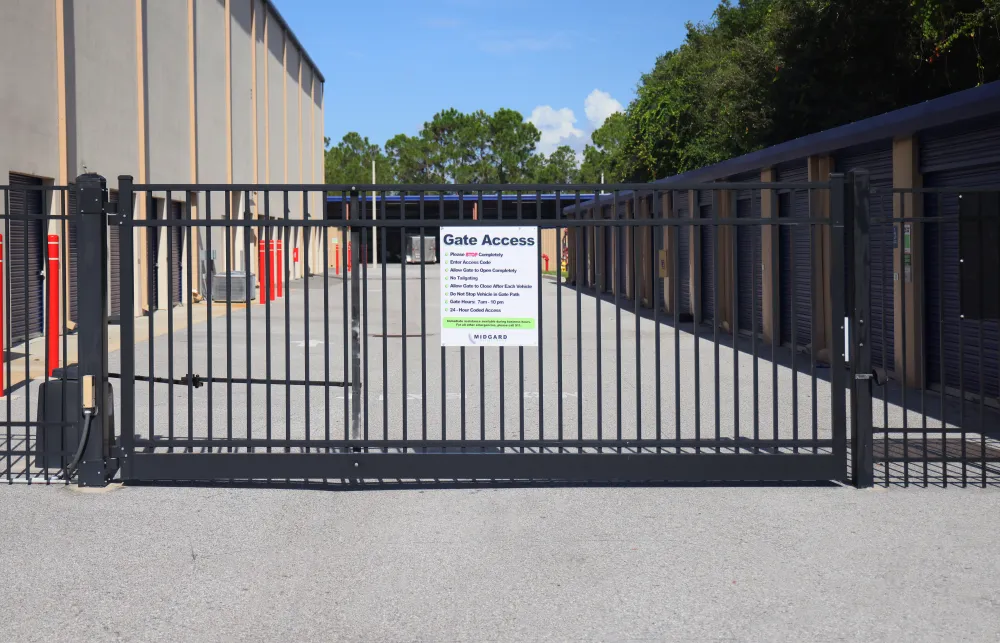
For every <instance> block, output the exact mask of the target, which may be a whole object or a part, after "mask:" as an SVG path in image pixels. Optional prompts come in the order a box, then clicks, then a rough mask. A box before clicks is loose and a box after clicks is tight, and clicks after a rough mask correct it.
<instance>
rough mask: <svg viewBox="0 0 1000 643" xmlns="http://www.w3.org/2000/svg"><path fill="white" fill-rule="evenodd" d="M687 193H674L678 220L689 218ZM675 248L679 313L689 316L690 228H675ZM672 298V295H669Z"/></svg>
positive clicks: (684, 191) (683, 191)
mask: <svg viewBox="0 0 1000 643" xmlns="http://www.w3.org/2000/svg"><path fill="white" fill-rule="evenodd" d="M688 195H689V193H688V191H687V190H682V191H678V192H674V208H675V210H676V214H675V216H676V217H677V218H679V219H687V218H689V217H690V216H691V210H690V208H689V203H688V201H689V198H688ZM677 248H678V253H677V255H678V259H679V260H680V264H681V271H680V275H679V277H680V313H681V315H689V314H690V313H691V228H690V226H678V227H677ZM671 296H673V295H671Z"/></svg>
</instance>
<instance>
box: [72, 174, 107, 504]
mask: <svg viewBox="0 0 1000 643" xmlns="http://www.w3.org/2000/svg"><path fill="white" fill-rule="evenodd" d="M76 184H77V187H78V190H79V195H78V207H79V211H80V221H79V225H78V227H77V239H78V243H77V253H78V254H77V261H78V270H77V279H76V287H77V292H78V293H79V299H78V301H79V311H78V313H77V314H78V317H79V329H80V330H79V335H78V337H77V340H78V341H77V347H78V348H77V351H78V357H77V361H78V362H79V375H80V379H81V384H83V382H84V380H85V378H89V377H92V378H93V399H94V400H95V405H96V408H95V410H94V411H93V413H92V414H90V413H89V412H88V413H87V414H85V413H84V411H83V410H82V409H81V410H80V416H79V417H80V426H81V427H83V429H84V431H87V430H88V429H89V432H88V433H87V434H85V435H83V436H82V437H81V439H86V441H87V444H86V448H85V450H84V452H83V457H82V459H81V462H80V467H79V469H78V472H79V473H78V480H79V484H80V486H81V487H103V486H105V485H107V484H108V479H109V478H110V476H111V474H112V473H113V472H114V471H113V468H111V467H110V466H109V462H108V460H109V458H110V456H111V437H112V436H111V413H112V410H111V409H109V408H106V406H107V404H108V401H109V396H108V264H107V261H108V244H107V235H108V218H107V202H108V190H107V183H106V181H105V179H104V177H103V176H100V175H99V174H82V175H80V176H79V177H77V180H76ZM83 388H86V387H85V386H84V387H83ZM87 403H88V402H87V401H86V397H84V404H87ZM88 415H89V417H88Z"/></svg>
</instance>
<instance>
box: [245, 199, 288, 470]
mask: <svg viewBox="0 0 1000 643" xmlns="http://www.w3.org/2000/svg"><path fill="white" fill-rule="evenodd" d="M286 199H287V196H286ZM286 203H287V200H286ZM285 210H286V211H287V208H286V209H285ZM243 218H244V219H250V192H249V191H247V192H244V193H243ZM252 230H253V228H251V227H249V226H248V227H244V228H243V266H244V270H245V273H244V274H245V275H246V277H247V279H248V280H249V278H250V274H251V270H250V257H251V256H252V255H251V254H250V253H251V252H252V246H251V245H250V234H249V233H250V232H251V231H252ZM265 250H266V248H265ZM251 308H253V306H249V305H248V306H247V307H246V322H247V323H246V332H247V334H246V338H247V347H246V348H247V368H246V373H247V439H248V440H251V439H253V386H252V385H251V384H250V378H252V377H253V361H252V360H253V339H252V338H253V332H252V330H253V328H252V324H251V321H250V312H251ZM251 451H252V449H251Z"/></svg>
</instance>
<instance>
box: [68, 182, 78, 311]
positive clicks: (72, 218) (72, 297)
mask: <svg viewBox="0 0 1000 643" xmlns="http://www.w3.org/2000/svg"><path fill="white" fill-rule="evenodd" d="M66 194H67V199H66V203H67V207H66V214H68V215H69V222H68V225H67V227H68V229H69V249H68V252H67V254H68V255H69V318H70V320H71V321H73V322H76V321H77V320H78V317H77V311H78V310H79V300H80V298H79V296H78V294H77V285H76V280H77V274H78V273H77V243H78V241H77V228H76V217H77V215H79V214H80V213H79V212H78V210H77V201H76V186H75V185H70V186H69V189H68V190H67V192H66Z"/></svg>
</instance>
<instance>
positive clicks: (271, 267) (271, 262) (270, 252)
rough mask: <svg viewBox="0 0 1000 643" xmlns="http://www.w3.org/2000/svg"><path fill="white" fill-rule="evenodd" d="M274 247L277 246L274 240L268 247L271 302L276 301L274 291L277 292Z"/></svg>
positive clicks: (268, 276) (269, 294)
mask: <svg viewBox="0 0 1000 643" xmlns="http://www.w3.org/2000/svg"><path fill="white" fill-rule="evenodd" d="M274 246H275V241H274V240H273V239H272V240H271V241H269V242H268V247H267V279H268V284H269V286H270V287H269V288H268V299H270V300H271V301H274V291H275V290H277V288H275V285H276V284H275V282H274V272H275V270H274V256H275V250H274Z"/></svg>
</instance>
